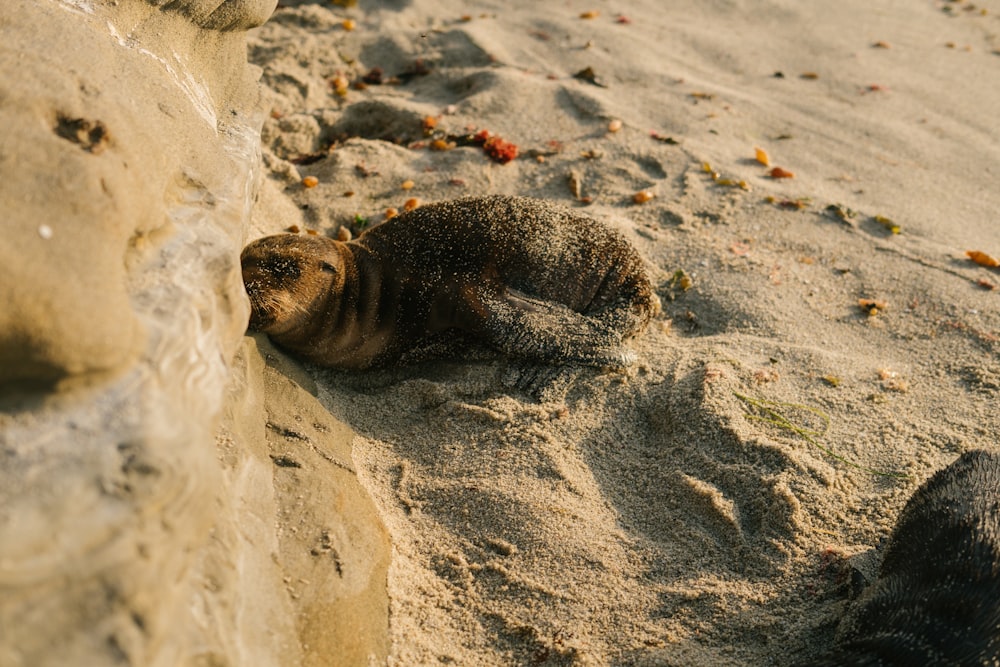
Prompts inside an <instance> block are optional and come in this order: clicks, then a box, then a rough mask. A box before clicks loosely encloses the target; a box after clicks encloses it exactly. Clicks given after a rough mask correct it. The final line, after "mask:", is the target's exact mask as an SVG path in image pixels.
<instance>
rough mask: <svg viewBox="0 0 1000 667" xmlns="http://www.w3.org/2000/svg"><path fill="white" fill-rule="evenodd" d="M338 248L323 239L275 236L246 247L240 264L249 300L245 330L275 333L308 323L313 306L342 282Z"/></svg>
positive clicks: (258, 240) (291, 235)
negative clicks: (248, 321)
mask: <svg viewBox="0 0 1000 667" xmlns="http://www.w3.org/2000/svg"><path fill="white" fill-rule="evenodd" d="M338 245H339V244H338V242H337V241H334V240H333V239H330V238H327V237H323V236H299V235H297V234H278V235H277V236H267V237H264V238H262V239H257V240H256V241H254V242H252V243H250V244H249V245H248V246H247V247H245V248H244V249H243V252H242V253H241V254H240V264H241V265H242V267H243V284H244V286H245V287H246V290H247V296H249V297H250V324H249V327H248V328H249V329H250V330H251V331H263V332H264V333H268V334H277V333H284V332H286V331H291V330H294V329H296V328H297V327H299V326H302V325H303V324H305V323H306V322H308V321H309V320H310V319H311V316H312V310H313V309H312V304H313V302H314V301H316V300H317V299H320V300H325V299H326V298H327V296H328V295H329V294H330V292H331V290H332V289H334V288H336V286H337V285H338V284H340V283H341V282H342V281H343V260H342V259H341V255H340V253H339V252H338V251H337V246H338Z"/></svg>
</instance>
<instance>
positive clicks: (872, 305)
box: [858, 299, 889, 317]
mask: <svg viewBox="0 0 1000 667" xmlns="http://www.w3.org/2000/svg"><path fill="white" fill-rule="evenodd" d="M858 307H859V308H861V310H863V311H865V312H866V313H868V315H869V316H871V317H874V316H875V315H878V314H879V313H880V312H882V311H883V310H885V309H886V308H888V307H889V304H888V303H886V302H885V301H881V300H879V299H858Z"/></svg>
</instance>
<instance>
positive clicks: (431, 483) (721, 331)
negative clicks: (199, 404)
mask: <svg viewBox="0 0 1000 667" xmlns="http://www.w3.org/2000/svg"><path fill="white" fill-rule="evenodd" d="M349 4H353V3H348V2H334V3H330V2H319V1H316V2H307V1H302V2H299V1H295V0H282V2H281V4H280V5H279V7H278V9H277V10H276V11H275V13H274V15H273V16H272V18H271V19H270V21H269V22H268V23H267V24H265V25H264V26H262V27H261V28H259V29H257V30H255V31H253V32H252V33H251V35H250V47H249V59H250V62H251V63H252V64H254V65H256V66H258V67H260V68H261V70H262V83H263V86H264V89H265V90H264V98H265V103H266V107H267V112H268V113H269V118H268V119H267V120H266V121H265V124H264V129H263V133H262V150H263V158H264V171H265V181H264V184H263V187H262V190H261V194H260V197H259V200H258V202H257V205H256V207H255V210H254V214H253V215H254V219H253V223H252V231H251V233H250V238H254V237H257V236H262V235H265V234H271V233H277V232H279V231H282V230H285V229H289V228H293V227H297V228H299V229H301V230H303V231H304V232H305V230H312V231H315V232H316V233H319V234H326V235H330V236H334V237H336V236H337V235H338V234H343V232H342V231H341V230H342V229H349V230H350V231H351V233H352V234H354V235H357V234H359V233H360V232H362V231H363V229H365V228H367V227H369V226H372V225H376V224H378V223H380V222H382V221H384V220H385V219H386V215H387V211H388V210H389V209H396V210H404V209H405V208H406V207H407V206H408V205H411V206H412V205H419V204H421V203H427V202H434V201H440V200H445V199H451V198H455V197H461V196H469V195H484V194H494V193H501V194H518V195H527V196H532V197H539V198H544V199H547V200H551V201H555V202H558V203H561V204H562V205H565V206H568V207H578V208H579V209H580V210H581V211H585V212H586V213H587V214H588V215H590V216H593V217H594V218H597V219H599V220H601V221H603V222H605V223H606V224H608V225H610V226H611V227H613V228H615V229H617V230H619V231H620V232H621V233H622V234H624V235H625V236H626V237H627V238H628V239H629V240H630V241H631V242H632V243H633V244H634V245H635V247H636V248H637V249H638V250H639V252H640V253H641V255H642V257H643V259H644V260H645V261H646V263H647V265H648V270H649V273H650V275H651V277H652V278H653V282H654V285H655V286H656V287H657V293H658V294H659V296H660V299H661V301H662V304H663V313H662V315H661V316H659V317H658V318H657V319H656V320H654V322H653V323H652V325H651V326H650V327H649V329H648V330H647V331H646V332H644V333H643V334H642V335H640V336H639V337H638V338H636V339H635V340H633V341H631V342H630V344H629V345H630V347H631V348H632V349H633V350H634V351H635V352H636V353H637V355H638V359H639V360H638V362H637V363H636V364H635V365H634V366H633V367H632V368H630V369H629V370H628V371H627V372H624V373H614V372H611V373H601V372H597V371H595V370H582V371H581V372H580V374H579V375H578V377H577V378H576V380H575V382H574V383H573V385H572V386H571V387H570V388H569V389H568V390H567V391H566V392H565V395H556V396H554V397H548V398H547V399H546V400H542V401H538V400H535V399H534V398H533V397H532V396H529V395H527V394H524V393H519V392H516V391H510V390H508V389H505V388H504V386H503V384H502V382H501V376H502V375H503V373H504V369H505V367H506V366H505V361H504V360H503V359H500V358H498V357H497V356H496V355H491V354H484V353H481V352H477V353H475V354H471V355H470V356H469V357H468V358H454V359H446V360H438V361H432V362H427V363H424V364H420V365H417V366H413V367H407V368H401V369H393V370H383V371H375V372H367V373H360V374H359V373H354V374H351V373H343V372H333V371H329V370H324V369H320V368H316V367H310V369H309V370H310V372H311V373H312V375H313V377H314V379H315V380H316V382H317V385H318V391H319V395H320V398H321V400H322V403H323V405H324V406H325V407H326V408H327V409H328V410H329V411H330V412H331V413H332V414H333V415H334V416H335V417H337V418H338V419H340V420H342V421H344V422H345V423H346V424H348V425H349V426H351V427H352V428H353V429H354V430H355V431H356V433H357V434H358V435H357V437H356V438H355V441H354V445H353V457H354V463H355V465H356V468H357V470H358V475H359V477H360V479H361V481H362V483H363V485H364V486H365V487H366V489H367V490H368V492H369V493H370V494H371V495H372V497H373V498H374V500H375V503H376V505H377V508H378V512H379V514H380V516H381V518H382V519H383V521H384V522H385V524H386V526H387V528H388V531H389V534H390V538H391V542H392V545H393V552H392V562H391V565H390V569H389V582H388V586H389V595H390V634H391V641H392V648H391V657H390V664H392V665H399V666H403V665H406V666H413V665H438V664H457V665H532V664H538V665H547V664H552V665H559V664H566V665H769V664H775V665H783V664H790V663H793V662H796V661H803V660H808V659H809V658H810V657H811V656H814V655H816V654H818V653H819V652H821V651H823V650H824V649H826V648H827V647H829V646H830V644H831V643H832V641H833V639H834V631H835V628H836V624H837V622H838V620H839V618H840V616H841V614H842V613H843V610H844V608H845V606H846V605H847V604H848V602H849V601H850V599H851V596H852V594H854V593H855V592H856V590H855V588H856V587H855V586H854V585H853V584H852V582H855V583H856V580H857V576H856V575H855V570H856V569H858V570H863V569H864V567H865V564H866V563H869V562H870V556H871V550H872V549H874V548H875V547H877V546H878V545H879V544H880V542H881V541H882V540H883V539H884V538H885V537H886V536H887V535H888V534H889V532H890V531H891V529H892V526H893V524H894V522H895V519H896V516H897V515H898V513H899V511H900V509H901V508H902V506H903V504H904V503H905V502H906V500H907V498H908V497H909V496H910V494H911V493H912V492H913V491H914V489H915V488H917V486H919V484H920V483H921V482H922V481H923V480H924V479H926V478H927V477H928V476H929V475H931V474H932V473H933V472H934V471H936V470H938V469H940V468H942V467H944V466H946V465H948V464H949V463H950V462H951V461H953V460H954V459H955V458H956V457H957V456H958V455H959V454H960V453H962V452H964V451H967V450H969V449H973V448H985V449H989V450H994V451H996V450H998V448H1000V437H998V436H1000V416H998V412H997V410H996V405H997V400H998V397H1000V396H998V395H1000V358H998V349H1000V348H998V341H1000V308H998V307H997V305H998V294H1000V292H998V286H1000V271H998V269H997V268H991V267H988V266H984V265H980V264H977V263H975V262H973V261H972V259H970V257H969V256H968V255H967V251H980V252H983V253H986V254H988V255H992V256H993V257H1000V231H998V213H997V212H998V211H1000V188H998V187H997V179H998V178H1000V126H998V123H997V120H996V110H997V109H1000V2H996V1H993V0H988V1H984V2H977V3H976V4H975V5H973V4H972V3H971V2H963V1H958V2H940V1H934V0H920V1H919V2H915V3H914V2H901V1H896V0H893V1H889V2H883V3H876V4H873V3H869V2H862V1H861V0H847V1H845V2H841V3H801V2H792V1H790V0H768V1H766V2H757V3H750V2H741V1H738V0H730V1H726V2H723V1H721V0H716V1H712V2H677V3H662V2H655V1H654V0H635V1H634V2H629V3H614V2H610V1H608V0H591V1H590V2H581V1H577V0H565V1H561V2H556V3H535V2H526V1H522V0H518V1H515V2H458V1H455V0H412V1H406V0H394V1H390V0H386V1H384V2H375V1H370V2H368V1H366V0H361V1H360V2H359V3H357V4H356V6H351V7H347V6H345V5H349ZM484 130H485V131H487V132H488V133H489V136H490V137H492V138H494V144H493V145H494V146H496V145H500V146H505V145H506V144H503V143H500V144H497V143H496V141H495V139H496V138H497V137H499V138H500V139H501V140H502V141H503V142H507V143H509V144H513V145H514V146H516V148H517V156H516V158H514V159H512V160H510V161H507V162H506V163H502V162H501V161H500V160H498V159H496V158H498V157H499V158H504V157H505V155H504V154H503V152H500V154H496V153H497V152H496V151H494V153H495V154H494V155H493V156H491V155H490V154H489V151H487V150H484V146H482V145H481V144H482V143H483V137H484V136H486V135H481V136H480V138H479V139H478V140H476V139H475V137H476V135H477V133H480V132H482V131H484ZM511 152H512V149H508V150H507V152H506V157H510V154H511ZM765 163H766V164H765ZM637 193H648V194H647V195H643V196H639V197H638V198H637V197H636V195H637ZM637 199H638V200H644V201H637ZM410 200H415V201H410Z"/></svg>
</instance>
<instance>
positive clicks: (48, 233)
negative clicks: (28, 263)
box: [38, 225, 52, 241]
mask: <svg viewBox="0 0 1000 667" xmlns="http://www.w3.org/2000/svg"><path fill="white" fill-rule="evenodd" d="M38 235H39V236H41V237H42V238H43V239H45V240H46V241H48V240H49V239H50V238H52V228H51V227H49V226H48V225H38Z"/></svg>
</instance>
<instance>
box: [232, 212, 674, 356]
mask: <svg viewBox="0 0 1000 667" xmlns="http://www.w3.org/2000/svg"><path fill="white" fill-rule="evenodd" d="M241 262H242V265H243V282H244V284H245V285H246V289H247V294H249V296H250V303H251V306H252V314H251V317H250V327H249V328H250V329H251V330H256V331H263V332H265V333H267V334H268V336H270V338H271V340H273V341H274V342H275V343H276V344H277V345H278V346H280V347H282V348H284V349H286V350H288V351H290V352H291V353H293V354H296V355H298V356H301V357H303V358H305V359H307V360H309V361H312V362H314V363H316V364H320V365H323V366H329V367H333V368H340V369H348V370H359V369H365V368H372V367H377V366H385V365H388V364H392V363H395V362H398V361H399V360H400V358H401V357H402V356H403V355H408V356H414V355H410V354H409V353H413V352H415V351H419V350H422V349H432V347H433V346H434V345H435V344H439V343H441V342H442V341H446V340H448V339H453V338H455V337H456V334H459V333H465V334H470V335H472V336H473V337H475V338H478V339H479V340H482V341H483V342H485V343H487V344H488V345H490V346H491V347H494V348H496V349H497V350H500V351H501V352H503V353H505V354H507V355H509V356H511V357H518V358H521V359H526V360H530V361H533V362H543V363H546V364H583V365H588V366H596V367H611V368H622V367H625V366H627V365H628V364H630V363H631V362H632V361H633V359H634V354H633V353H631V352H629V351H627V350H626V349H624V348H623V347H622V341H623V340H624V339H625V338H628V337H630V336H633V335H635V334H637V333H638V332H640V331H641V330H642V329H643V328H644V327H645V326H646V324H647V323H648V322H649V319H650V318H651V317H652V316H653V315H654V314H655V313H656V312H657V310H658V308H659V300H658V299H657V297H656V295H655V294H654V293H653V289H652V286H651V285H650V282H649V279H648V278H647V276H646V272H645V270H644V269H643V265H642V260H641V258H640V257H639V254H638V252H636V250H635V249H634V248H633V247H632V246H631V245H630V244H629V243H628V241H626V240H625V238H624V237H622V236H621V235H620V234H618V233H616V232H614V231H612V230H611V229H609V228H608V227H606V226H605V225H603V224H601V223H600V222H598V221H597V220H594V219H593V218H590V217H588V216H585V215H581V214H580V213H577V212H575V211H571V210H569V209H566V208H562V207H559V206H555V205H553V204H550V203H546V202H544V201H540V200H535V199H528V198H524V197H509V196H500V195H496V196H489V197H479V198H465V199H458V200H454V201H446V202H441V203H438V204H430V205H427V206H422V207H420V208H418V209H415V210H413V211H410V212H408V213H404V214H403V215H400V216H399V217H396V218H393V219H392V220H389V221H388V222H385V223H383V224H382V225H379V226H378V227H375V228H373V229H371V230H369V231H367V232H365V233H364V234H362V235H361V236H360V237H359V238H358V239H357V240H354V241H351V242H348V243H343V242H340V241H335V240H333V239H330V238H327V237H322V236H298V235H293V234H281V235H278V236H269V237H266V238H263V239H259V240H257V241H254V242H253V243H251V244H249V245H248V246H247V247H246V248H244V250H243V253H242V256H241ZM417 356H419V355H417Z"/></svg>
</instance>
